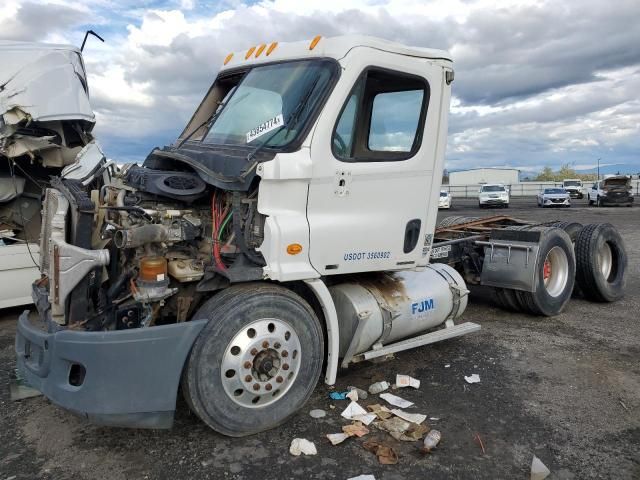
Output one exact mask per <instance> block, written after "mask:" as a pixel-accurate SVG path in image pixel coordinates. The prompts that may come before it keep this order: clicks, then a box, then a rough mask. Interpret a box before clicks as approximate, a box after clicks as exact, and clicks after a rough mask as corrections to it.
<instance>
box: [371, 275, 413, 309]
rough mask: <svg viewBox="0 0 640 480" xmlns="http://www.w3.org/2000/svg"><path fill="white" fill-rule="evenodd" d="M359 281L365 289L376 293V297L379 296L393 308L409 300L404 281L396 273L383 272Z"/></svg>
mask: <svg viewBox="0 0 640 480" xmlns="http://www.w3.org/2000/svg"><path fill="white" fill-rule="evenodd" d="M359 281H360V284H361V285H362V286H363V287H364V288H366V289H367V290H369V291H371V292H372V293H374V295H375V294H377V296H379V297H381V298H382V299H383V300H384V301H385V303H386V304H387V305H389V306H391V307H395V306H398V305H400V304H401V303H404V302H406V301H408V300H409V296H408V295H407V291H406V289H405V285H404V283H403V282H402V279H400V278H399V277H397V276H396V275H395V274H394V273H388V272H383V273H377V274H371V275H367V276H362V277H361V278H360V279H359Z"/></svg>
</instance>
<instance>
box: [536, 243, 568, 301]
mask: <svg viewBox="0 0 640 480" xmlns="http://www.w3.org/2000/svg"><path fill="white" fill-rule="evenodd" d="M542 273H543V279H544V288H545V289H546V290H547V293H548V294H549V295H551V296H552V297H557V296H559V295H560V294H561V293H562V292H563V291H564V288H565V286H566V284H567V280H568V278H569V259H568V258H567V254H566V253H565V251H564V250H563V249H562V248H560V247H553V248H552V249H551V250H549V252H548V253H547V256H546V258H545V259H544V263H543V267H542Z"/></svg>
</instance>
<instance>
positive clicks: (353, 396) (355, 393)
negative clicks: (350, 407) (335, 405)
mask: <svg viewBox="0 0 640 480" xmlns="http://www.w3.org/2000/svg"><path fill="white" fill-rule="evenodd" d="M347 398H348V399H349V400H351V401H352V402H357V401H358V391H357V390H349V393H347Z"/></svg>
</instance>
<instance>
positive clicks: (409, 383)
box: [396, 375, 420, 388]
mask: <svg viewBox="0 0 640 480" xmlns="http://www.w3.org/2000/svg"><path fill="white" fill-rule="evenodd" d="M396 385H397V386H398V388H404V387H413V388H420V380H418V379H416V378H413V377H410V376H409V375H396Z"/></svg>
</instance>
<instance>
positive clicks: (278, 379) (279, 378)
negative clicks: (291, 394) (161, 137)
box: [276, 377, 284, 383]
mask: <svg viewBox="0 0 640 480" xmlns="http://www.w3.org/2000/svg"><path fill="white" fill-rule="evenodd" d="M283 381H284V378H282V377H276V382H278V383H282V382H283Z"/></svg>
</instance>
